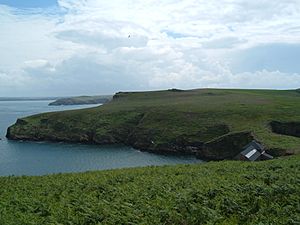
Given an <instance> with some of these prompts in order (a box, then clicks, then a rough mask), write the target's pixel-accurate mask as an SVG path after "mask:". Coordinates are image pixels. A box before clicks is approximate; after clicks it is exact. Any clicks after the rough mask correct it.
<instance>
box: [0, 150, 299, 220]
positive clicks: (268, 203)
mask: <svg viewBox="0 0 300 225" xmlns="http://www.w3.org/2000/svg"><path fill="white" fill-rule="evenodd" d="M299 223H300V155H297V156H290V157H283V158H280V159H276V160H270V161H264V162H254V163H248V162H237V161H224V162H210V163H206V164H197V165H178V166H163V167H146V168H136V169H120V170H112V171H100V172H86V173H81V174H58V175H50V176H42V177H2V178H0V224H5V225H19V224H22V225H29V224H30V225H34V224H36V225H41V224H45V225H47V224H49V225H50V224H52V225H54V224H57V225H58V224H64V225H67V224H74V225H75V224H78V225H93V224H112V225H115V224H137V225H141V224H149V225H155V224H176V225H180V224H181V225H187V224H197V225H201V224H211V225H212V224H214V225H221V224H222V225H233V224H240V225H247V224H253V225H262V224H264V225H265V224H274V225H281V224H282V225H289V224H290V225H292V224H294V225H296V224H299Z"/></svg>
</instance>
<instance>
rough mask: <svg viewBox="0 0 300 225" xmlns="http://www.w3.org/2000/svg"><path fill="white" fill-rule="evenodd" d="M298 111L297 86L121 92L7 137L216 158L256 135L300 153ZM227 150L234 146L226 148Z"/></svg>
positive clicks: (21, 124) (19, 126)
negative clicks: (96, 104) (102, 102)
mask: <svg viewBox="0 0 300 225" xmlns="http://www.w3.org/2000/svg"><path fill="white" fill-rule="evenodd" d="M299 112H300V93H299V92H298V91H296V90H289V91H277V90H221V89H198V90H189V91H182V90H176V89H172V90H168V91H155V92H136V93H125V92H120V93H117V94H116V95H115V96H114V98H113V100H112V101H110V102H109V103H107V104H105V105H103V106H100V107H95V108H90V109H83V110H74V111H66V112H55V113H45V114H40V115H35V116H31V117H27V118H24V119H19V120H18V121H17V123H16V124H15V125H13V126H12V127H10V128H9V129H8V133H7V136H8V137H9V138H11V139H25V140H49V141H71V142H86V143H97V144H110V143H124V144H127V145H131V146H133V147H135V148H138V149H141V150H147V151H153V152H180V153H194V154H198V156H199V157H202V158H205V157H206V156H207V157H208V158H209V159H228V158H232V157H233V156H234V155H236V154H237V152H239V151H240V149H241V147H242V146H243V145H245V144H247V142H248V141H249V139H251V138H253V139H256V140H258V141H259V142H261V143H262V144H263V145H265V147H266V148H267V149H268V152H269V153H270V154H272V155H274V156H280V155H285V154H295V153H299V152H300V138H299V135H300V133H299V130H300V128H299V127H294V126H300V123H299V122H300V113H299ZM272 122H273V123H272ZM274 122H275V123H274ZM276 122H277V123H276ZM272 124H276V127H275V126H274V127H272ZM281 124H283V126H282V127H280V126H281ZM286 124H287V125H286ZM291 124H292V126H293V127H292V126H291ZM278 126H279V128H278ZM235 135H236V136H235ZM243 135H244V136H243ZM229 140H232V141H229ZM212 148H214V149H212ZM223 149H227V150H229V151H231V152H226V154H225V153H224V154H223ZM205 152H215V154H214V155H212V154H210V155H207V154H205Z"/></svg>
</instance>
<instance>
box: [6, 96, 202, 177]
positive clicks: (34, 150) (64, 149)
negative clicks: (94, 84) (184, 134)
mask: <svg viewBox="0 0 300 225" xmlns="http://www.w3.org/2000/svg"><path fill="white" fill-rule="evenodd" d="M50 102H51V101H49V100H34V101H32V100H30V101H25V100H22V101H0V138H1V140H0V176H23V175H25V176H40V175H47V174H56V173H73V172H84V171H94V170H108V169H117V168H128V167H142V166H159V165H174V164H193V163H202V161H201V160H198V159H196V158H195V157H194V156H178V155H159V154H153V153H148V152H142V151H139V150H137V149H133V148H132V147H129V146H124V145H107V146H100V145H86V144H70V143H51V142H29V141H12V140H7V139H6V138H5V134H6V130H7V128H8V127H9V126H10V125H12V124H13V123H15V122H16V120H17V118H22V117H26V116H29V115H33V114H37V113H43V112H51V111H63V110H73V109H82V108H87V107H95V105H80V106H78V105H77V106H49V105H48V104H49V103H50ZM97 107H101V106H97Z"/></svg>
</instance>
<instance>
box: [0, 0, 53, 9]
mask: <svg viewBox="0 0 300 225" xmlns="http://www.w3.org/2000/svg"><path fill="white" fill-rule="evenodd" d="M0 4H4V5H8V6H11V7H16V8H45V7H53V6H57V1H56V0H0Z"/></svg>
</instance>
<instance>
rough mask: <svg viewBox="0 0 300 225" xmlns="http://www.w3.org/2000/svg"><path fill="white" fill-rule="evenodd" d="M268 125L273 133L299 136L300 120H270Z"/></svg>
mask: <svg viewBox="0 0 300 225" xmlns="http://www.w3.org/2000/svg"><path fill="white" fill-rule="evenodd" d="M270 126H271V129H272V132H274V133H277V134H283V135H289V136H294V137H300V122H278V121H272V122H271V123H270Z"/></svg>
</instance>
